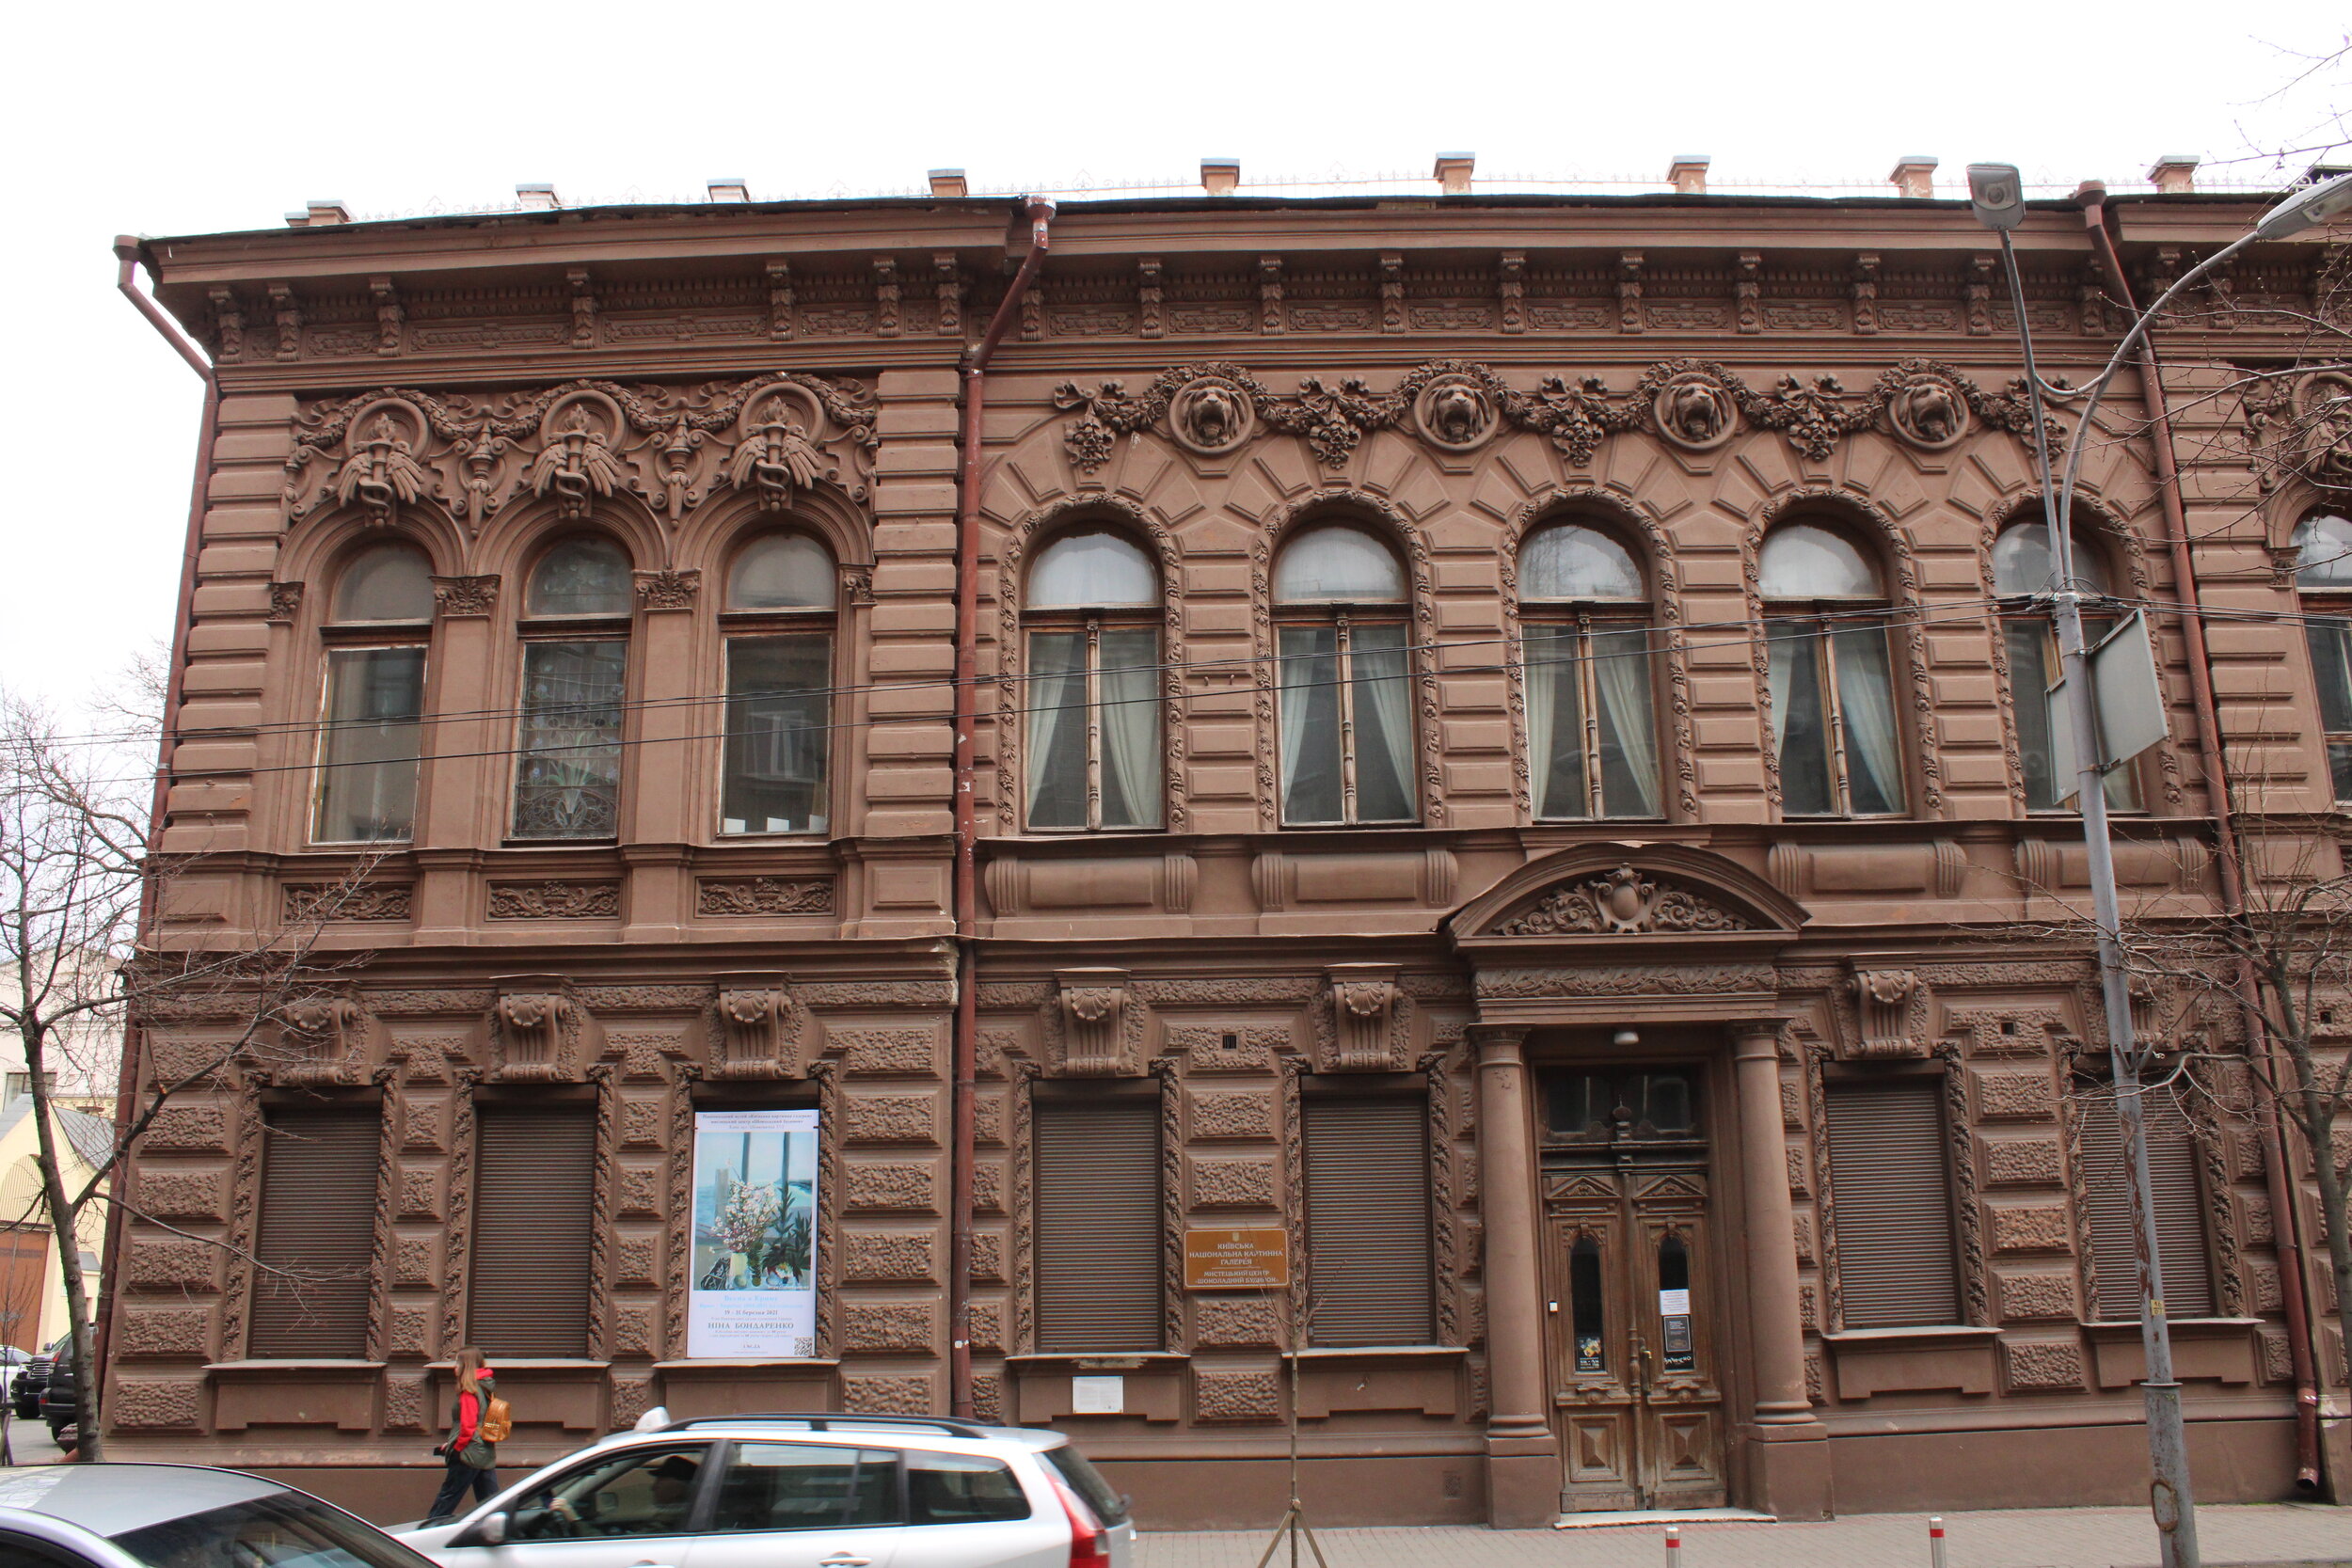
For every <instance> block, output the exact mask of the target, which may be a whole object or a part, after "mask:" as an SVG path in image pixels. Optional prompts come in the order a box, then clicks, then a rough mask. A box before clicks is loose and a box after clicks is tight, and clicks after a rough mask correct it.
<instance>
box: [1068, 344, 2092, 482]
mask: <svg viewBox="0 0 2352 1568" xmlns="http://www.w3.org/2000/svg"><path fill="white" fill-rule="evenodd" d="M1054 405H1055V406H1056V407H1057V408H1060V409H1063V410H1064V411H1066V412H1070V413H1074V414H1075V415H1077V418H1076V419H1074V420H1072V421H1071V422H1070V424H1069V425H1068V427H1067V428H1066V429H1065V430H1064V431H1063V433H1062V443H1063V446H1064V448H1065V449H1066V450H1067V451H1068V452H1069V454H1070V460H1071V462H1072V463H1073V465H1075V466H1076V467H1078V468H1079V469H1080V470H1081V471H1083V472H1086V473H1092V472H1094V471H1095V470H1096V469H1097V468H1099V467H1102V466H1103V465H1104V463H1107V462H1108V461H1110V457H1111V453H1112V451H1114V450H1115V446H1116V437H1117V436H1123V435H1128V434H1132V433H1134V432H1136V431H1140V430H1148V429H1151V428H1152V427H1154V426H1162V425H1164V426H1165V427H1166V428H1167V430H1168V434H1169V435H1170V436H1173V437H1174V438H1175V440H1176V441H1177V443H1178V444H1179V445H1182V446H1184V447H1185V448H1187V449H1188V450H1190V451H1195V452H1199V453H1201V454H1203V455H1209V456H1216V455H1222V454H1224V453H1227V452H1232V451H1238V450H1240V449H1241V448H1242V447H1243V446H1244V445H1246V444H1247V443H1248V441H1249V440H1250V439H1251V437H1252V436H1254V435H1255V434H1256V432H1257V429H1258V427H1259V426H1261V425H1263V427H1264V428H1265V429H1267V430H1271V431H1275V432H1279V433H1280V434H1283V435H1288V436H1303V437H1304V438H1305V439H1306V442H1307V444H1308V446H1310V447H1311V448H1312V449H1313V451H1314V454H1315V456H1316V458H1317V459H1318V460H1320V461H1321V462H1322V463H1323V465H1324V466H1325V467H1331V468H1339V467H1345V466H1346V464H1347V460H1348V458H1349V457H1350V456H1351V455H1353V454H1354V452H1355V451H1356V449H1357V447H1358V446H1359V444H1360V443H1361V442H1362V440H1363V438H1364V436H1367V435H1369V434H1371V433H1372V432H1374V431H1375V430H1389V429H1398V428H1406V427H1412V428H1415V429H1418V430H1419V432H1420V433H1421V435H1422V436H1423V437H1424V438H1425V439H1427V440H1429V441H1430V442H1432V443H1433V444H1435V445H1437V446H1439V447H1443V448H1447V449H1449V450H1454V451H1467V450H1469V449H1470V448H1472V447H1475V446H1477V445H1478V444H1479V443H1480V442H1482V441H1484V440H1485V439H1486V437H1487V436H1491V435H1492V434H1493V433H1494V432H1495V431H1496V430H1497V429H1499V428H1501V427H1502V426H1504V425H1508V426H1510V427H1511V428H1514V429H1518V430H1526V431H1534V432H1535V433H1537V434H1540V435H1543V436H1549V438H1550V440H1551V443H1552V445H1553V446H1554V447H1556V448H1558V449H1559V451H1560V453H1561V455H1562V456H1563V457H1565V458H1566V459H1567V461H1568V462H1569V463H1570V464H1571V465H1572V466H1574V467H1585V466H1587V465H1588V464H1590V463H1591V462H1592V460H1593V455H1594V453H1595V452H1596V451H1598V450H1599V447H1600V443H1601V441H1602V440H1603V438H1605V437H1607V436H1613V435H1617V434H1620V433H1622V432H1626V431H1630V430H1643V431H1646V432H1648V433H1649V434H1651V435H1653V436H1660V437H1661V438H1662V439H1664V440H1666V441H1668V442H1671V443H1672V444H1674V445H1677V446H1680V447H1683V448H1686V449H1689V450H1692V451H1705V450H1708V449H1711V448H1713V447H1716V446H1720V445H1721V444H1723V443H1724V441H1725V440H1727V439H1729V438H1730V436H1732V434H1733V433H1734V431H1735V430H1736V429H1737V427H1738V425H1739V423H1740V420H1745V421H1746V422H1747V423H1748V424H1749V425H1750V426H1752V427H1753V428H1756V429H1758V430H1772V431H1779V432H1781V433H1783V434H1785V435H1786V436H1788V444H1789V445H1790V446H1792V447H1794V448H1796V449H1797V450H1798V451H1800V452H1802V453H1804V455H1805V457H1807V458H1809V459H1811V460H1812V461H1814V462H1821V461H1825V460H1826V459H1827V458H1828V457H1829V455H1830V454H1831V453H1832V452H1833V451H1836V446H1837V443H1838V441H1840V440H1841V439H1843V438H1844V437H1845V436H1850V435H1851V434H1853V433H1854V432H1856V431H1860V430H1866V429H1870V428H1873V427H1877V428H1881V429H1883V430H1885V431H1887V432H1888V433H1889V434H1891V435H1893V436H1897V437H1899V438H1900V439H1901V440H1903V441H1905V442H1907V443H1908V444H1910V445H1912V446H1915V447H1919V448H1923V449H1926V450H1930V451H1940V450H1942V449H1944V448H1947V447H1950V446H1953V445H1955V444H1957V443H1958V442H1959V441H1960V439H1961V438H1962V437H1963V436H1964V435H1965V434H1966V433H1967V431H1968V428H1969V426H1970V423H1971V422H1972V421H1975V422H1979V423H1982V424H1983V425H1985V426H1986V427H1987V428H1990V429H1994V430H2005V431H2008V432H2010V434H2011V435H2013V436H2016V437H2017V438H2018V439H2019V440H2021V441H2025V442H2027V443H2030V442H2031V441H2032V439H2033V414H2032V410H2031V407H2030V405H2029V403H2028V401H2027V398H2026V388H2025V383H2024V381H2023V380H2022V379H2012V380H2011V381H2010V383H2009V384H2008V386H2007V387H2006V388H2004V389H2003V391H2002V392H2001V393H1999V394H1998V395H1995V394H1994V393H1990V392H1987V391H1985V390H1984V389H1983V388H1980V387H1979V386H1978V385H1977V384H1976V382H1974V381H1973V380H1971V379H1970V378H1969V377H1967V376H1966V375H1963V373H1961V372H1959V371H1958V370H1955V369H1954V368H1952V367H1951V366H1949V365H1947V364H1944V363H1942V362H1940V361H1937V360H1932V359H1919V358H1912V359H1904V360H1901V361H1899V363H1897V364H1895V365H1893V366H1890V367H1889V368H1887V369H1886V370H1884V371H1883V372H1880V374H1879V376H1878V379H1877V380H1876V381H1875V382H1874V383H1873V384H1872V386H1871V387H1870V389H1869V390H1868V391H1867V392H1865V393H1862V394H1859V395H1856V394H1854V393H1851V392H1848V391H1847V390H1846V388H1844V386H1842V385H1841V384H1840V383H1839V381H1838V379H1837V378H1836V376H1834V375H1828V374H1820V375H1816V376H1815V377H1813V379H1812V380H1811V381H1810V382H1809V383H1807V382H1801V381H1799V380H1798V379H1797V378H1796V377H1795V376H1793V375H1784V376H1782V377H1781V378H1780V379H1779V380H1778V381H1777V382H1776V383H1774V384H1773V385H1772V387H1771V388H1768V389H1764V390H1758V389H1757V388H1753V387H1751V386H1749V385H1748V384H1747V382H1745V381H1744V380H1742V379H1741V378H1740V375H1739V373H1738V372H1734V371H1732V370H1729V369H1727V368H1726V367H1724V365H1722V364H1719V363H1717V362H1716V361H1714V360H1711V359H1668V360H1663V361H1661V362H1660V363H1658V364H1655V365H1652V366H1651V367H1649V369H1648V370H1646V371H1645V372H1642V375H1641V377H1640V378H1639V379H1638V380H1637V381H1636V382H1635V383H1634V385H1633V387H1632V389H1631V390H1630V391H1629V392H1626V393H1614V392H1612V391H1611V390H1610V389H1609V387H1608V385H1607V383H1606V382H1605V381H1603V380H1602V378H1600V377H1599V376H1592V375H1587V376H1579V377H1577V378H1576V379H1575V381H1574V382H1573V384H1571V382H1570V381H1569V380H1568V378H1566V377H1565V376H1556V375H1555V376H1546V377H1544V378H1543V379H1542V380H1541V381H1539V382H1537V383H1536V386H1535V389H1534V391H1532V392H1522V391H1519V390H1518V389H1516V388H1512V387H1511V386H1510V385H1508V384H1507V383H1506V382H1504V381H1503V380H1502V377H1501V376H1499V375H1497V374H1496V373H1495V372H1494V371H1493V370H1492V369H1490V368H1489V367H1487V366H1486V365H1482V364H1479V363H1477V362H1475V361H1473V360H1468V359H1433V360H1431V361H1429V362H1428V363H1426V364H1423V365H1421V366H1418V367H1416V368H1415V369H1414V370H1412V371H1410V372H1407V373H1406V375H1405V377H1404V379H1402V380H1401V381H1399V382H1398V383H1397V384H1396V385H1395V386H1394V387H1393V388H1391V389H1390V390H1389V391H1387V392H1386V393H1379V392H1375V391H1374V390H1373V389H1372V388H1371V387H1370V385H1368V384H1367V383H1366V382H1364V381H1363V380H1362V379H1361V378H1359V377H1354V376H1350V377H1346V378H1343V379H1341V380H1339V381H1337V382H1336V383H1334V382H1328V381H1327V380H1326V379H1325V378H1324V377H1322V376H1314V375H1311V376H1307V377H1304V378H1302V379H1301V380H1300V382H1299V384H1298V390H1297V391H1296V392H1295V393H1293V394H1289V395H1284V394H1282V393H1279V392H1276V391H1274V390H1273V389H1272V388H1268V387H1267V386H1266V385H1265V384H1264V383H1263V382H1261V381H1259V380H1258V379H1257V378H1256V377H1254V376H1252V375H1251V374H1250V373H1249V372H1248V370H1246V369H1245V368H1243V367H1242V366H1241V365H1238V364H1235V363H1233V362H1232V361H1230V360H1210V361H1206V362H1204V363H1201V364H1198V365H1178V366H1174V367H1172V368H1170V369H1168V370H1166V371H1163V372H1160V374H1159V375H1158V376H1156V377H1155V378H1153V380H1152V384H1151V385H1150V386H1148V387H1146V388H1144V389H1143V390H1142V391H1141V392H1140V393H1137V394H1136V395H1133V396H1130V395H1129V394H1128V393H1127V391H1126V388H1125V384H1124V383H1122V382H1118V381H1104V382H1102V383H1099V384H1098V385H1097V386H1096V387H1095V388H1094V389H1093V390H1091V391H1089V390H1088V389H1086V388H1082V387H1080V386H1079V385H1078V384H1077V383H1076V382H1074V381H1066V382H1064V383H1062V384H1061V385H1060V386H1059V387H1057V388H1055V389H1054ZM2062 434H2063V433H2062V432H2061V430H2060V428H2059V427H2058V423H2057V421H2056V420H2050V419H2047V418H2046V417H2045V419H2044V421H2043V429H2042V436H2043V440H2044V441H2045V443H2046V444H2047V445H2048V446H2049V448H2050V450H2051V451H2054V452H2055V451H2057V450H2058V443H2059V441H2060V438H2061V436H2062Z"/></svg>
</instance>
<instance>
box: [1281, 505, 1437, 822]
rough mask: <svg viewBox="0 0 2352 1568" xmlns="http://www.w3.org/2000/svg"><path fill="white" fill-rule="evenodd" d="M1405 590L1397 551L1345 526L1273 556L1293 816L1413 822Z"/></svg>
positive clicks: (1287, 811)
mask: <svg viewBox="0 0 2352 1568" xmlns="http://www.w3.org/2000/svg"><path fill="white" fill-rule="evenodd" d="M1274 614H1275V620H1276V626H1275V652H1276V654H1277V656H1278V657H1277V660H1276V670H1277V672H1278V679H1279V681H1280V683H1281V697H1282V701H1281V730H1282V733H1281V742H1280V744H1281V780H1282V820H1283V821H1284V822H1285V823H1287V824H1289V825H1291V826H1293V827H1307V826H1312V825H1316V824H1325V823H1336V822H1410V821H1412V820H1414V818H1415V812H1414V809H1413V800H1414V792H1413V733H1412V695H1411V689H1410V687H1409V684H1408V682H1407V680H1406V668H1407V661H1406V636H1405V626H1406V590H1405V571H1404V568H1403V567H1402V566H1401V565H1400V564H1399V563H1398V562H1397V559H1396V555H1395V553H1394V552H1393V551H1391V549H1390V548H1389V547H1388V546H1386V545H1383V544H1382V543H1380V541H1378V540H1377V539H1375V538H1374V537H1373V536H1372V535H1371V534H1369V533H1366V532H1365V531H1363V530H1361V529H1358V528H1351V527H1349V526H1348V525H1346V524H1344V523H1326V524H1323V525H1320V526H1318V527H1313V528H1309V529H1306V530H1304V531H1301V532H1300V533H1299V534H1298V536H1297V537H1296V538H1295V539H1293V540H1292V541H1291V542H1290V543H1289V544H1288V545H1287V546H1284V547H1283V550H1282V554H1281V558H1280V559H1279V560H1278V561H1277V562H1275V565H1274Z"/></svg>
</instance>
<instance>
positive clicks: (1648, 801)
mask: <svg viewBox="0 0 2352 1568" xmlns="http://www.w3.org/2000/svg"><path fill="white" fill-rule="evenodd" d="M1518 580H1519V614H1520V633H1519V638H1520V657H1521V662H1522V666H1523V668H1524V669H1525V670H1526V672H1527V738H1528V752H1529V755H1530V761H1531V763H1532V766H1533V769H1534V794H1535V815H1536V816H1538V817H1541V818H1547V819H1559V818H1574V817H1593V816H1657V815H1658V814H1659V789H1658V724H1657V699H1656V696H1655V694H1654V689H1653V684H1652V680H1651V663H1652V657H1651V654H1652V644H1651V631H1650V626H1649V595H1648V594H1647V592H1646V590H1645V588H1644V586H1643V582H1642V571H1641V568H1640V567H1639V566H1637V565H1636V564H1635V563H1634V560H1633V557H1632V555H1631V553H1630V552H1629V551H1628V550H1627V549H1626V547H1625V546H1623V545H1620V544H1618V543H1617V542H1616V540H1614V539H1613V538H1611V537H1610V536H1609V535H1608V534H1606V533H1603V532H1602V531H1599V530H1598V529H1596V528H1591V527H1588V526H1586V525H1584V524H1581V523H1572V522H1571V523H1555V524H1553V525H1551V526H1550V527H1549V528H1544V529H1540V530H1538V531H1535V532H1534V533H1531V534H1529V535H1528V537H1527V540H1526V542H1525V543H1524V544H1522V545H1521V546H1519V569H1518Z"/></svg>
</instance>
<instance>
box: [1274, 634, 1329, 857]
mask: <svg viewBox="0 0 2352 1568" xmlns="http://www.w3.org/2000/svg"><path fill="white" fill-rule="evenodd" d="M1339 648H1340V634H1339V629H1338V628H1337V627H1336V626H1284V627H1283V628H1282V629H1281V632H1280V641H1279V644H1278V651H1279V654H1280V656H1281V679H1282V693H1281V699H1282V700H1281V728H1282V820H1284V821H1285V822H1293V823H1301V822H1337V821H1339V820H1340V686H1339V681H1340V657H1339Z"/></svg>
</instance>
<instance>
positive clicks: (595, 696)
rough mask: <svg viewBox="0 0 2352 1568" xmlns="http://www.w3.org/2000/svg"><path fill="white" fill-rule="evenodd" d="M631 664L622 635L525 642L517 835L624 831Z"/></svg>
mask: <svg viewBox="0 0 2352 1568" xmlns="http://www.w3.org/2000/svg"><path fill="white" fill-rule="evenodd" d="M627 671H628V643H626V642H621V641H599V642H532V643H530V644H529V645H527V646H526V647H525V648H524V650H523V713H522V736H521V747H520V751H521V755H520V756H519V757H518V758H516V770H515V836H516V838H611V837H612V836H613V835H614V834H615V832H618V830H619V823H620V794H621V699H622V687H623V684H624V682H623V677H624V676H625V674H626V673H627Z"/></svg>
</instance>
